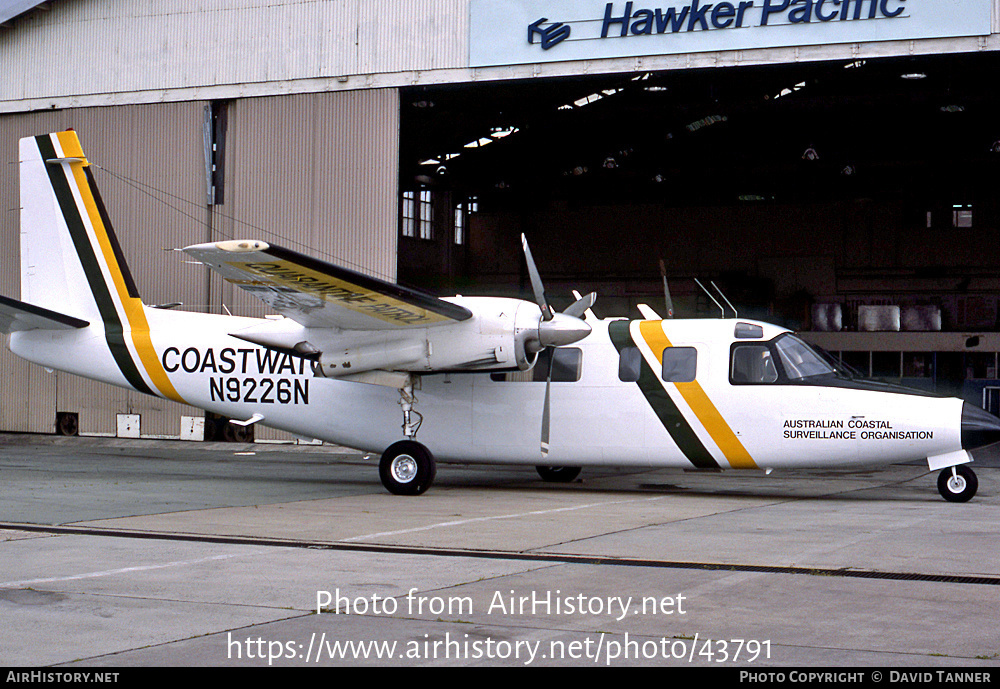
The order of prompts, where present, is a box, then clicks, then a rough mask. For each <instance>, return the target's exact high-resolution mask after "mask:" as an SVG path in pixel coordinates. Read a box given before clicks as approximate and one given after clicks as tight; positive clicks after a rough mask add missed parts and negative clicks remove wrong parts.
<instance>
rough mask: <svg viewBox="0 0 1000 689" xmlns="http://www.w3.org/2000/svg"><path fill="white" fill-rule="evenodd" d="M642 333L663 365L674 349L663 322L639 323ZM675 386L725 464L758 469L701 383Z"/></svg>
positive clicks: (693, 382) (735, 467)
mask: <svg viewBox="0 0 1000 689" xmlns="http://www.w3.org/2000/svg"><path fill="white" fill-rule="evenodd" d="M639 333H640V334H641V335H642V339H644V340H645V341H646V344H648V345H649V348H650V349H652V350H653V355H654V356H655V357H656V360H657V361H659V362H660V365H661V366H662V365H663V350H664V349H666V348H667V347H673V345H672V344H671V343H670V340H669V339H668V338H667V335H666V333H664V332H663V324H662V322H661V321H642V322H641V323H639ZM674 385H675V386H676V387H677V391H678V392H680V394H681V397H683V398H684V401H685V402H687V403H688V406H689V407H691V411H693V412H694V415H695V416H696V417H698V421H700V422H701V425H702V426H704V427H705V430H706V431H707V432H708V434H709V436H711V438H712V440H713V441H715V444H716V445H718V446H719V449H720V450H722V454H723V455H724V456H725V458H726V461H728V462H729V465H730V466H731V467H733V468H734V469H756V468H757V463H756V462H754V461H753V457H751V456H750V453H749V452H747V449H746V448H745V447H743V443H741V442H740V439H739V438H737V437H736V434H735V433H734V432H733V429H732V428H730V427H729V424H728V423H726V420H725V419H724V418H722V414H720V413H719V410H718V409H717V408H716V406H715V405H714V404H713V403H712V400H711V399H709V397H708V394H707V393H706V392H705V390H704V388H702V387H701V384H700V383H699V382H698V381H697V380H694V381H691V382H690V383H674Z"/></svg>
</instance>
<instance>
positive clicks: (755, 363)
mask: <svg viewBox="0 0 1000 689" xmlns="http://www.w3.org/2000/svg"><path fill="white" fill-rule="evenodd" d="M730 357H731V358H730V362H729V380H730V381H731V382H733V383H735V384H743V385H746V384H750V385H753V384H757V385H759V384H762V383H765V384H766V383H782V384H788V383H802V382H815V381H813V380H812V379H813V378H814V377H815V376H827V375H831V374H832V375H835V376H837V375H840V377H844V376H843V375H842V374H839V371H838V369H837V367H836V366H835V365H834V364H833V363H831V362H830V361H829V359H827V358H826V357H824V356H823V354H821V353H820V352H818V351H816V350H815V349H813V348H812V347H810V346H809V345H808V344H806V343H805V342H803V341H802V340H800V339H799V338H797V337H795V336H794V335H791V334H784V335H779V336H778V337H776V338H774V339H773V340H771V341H770V342H754V343H750V342H747V343H741V342H738V343H736V344H734V345H733V346H732V349H731V354H730Z"/></svg>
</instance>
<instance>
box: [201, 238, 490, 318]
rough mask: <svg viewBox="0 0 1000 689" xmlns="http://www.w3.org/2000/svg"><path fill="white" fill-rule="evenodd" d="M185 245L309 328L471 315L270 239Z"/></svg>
mask: <svg viewBox="0 0 1000 689" xmlns="http://www.w3.org/2000/svg"><path fill="white" fill-rule="evenodd" d="M184 251H185V252H187V253H188V254H189V255H191V256H193V257H194V258H196V259H198V260H199V261H201V262H202V263H204V264H205V265H207V266H208V267H209V268H211V269H212V270H215V271H216V272H218V273H219V274H220V275H222V277H223V278H225V279H226V280H228V281H229V282H231V283H233V284H234V285H236V286H238V287H240V288H242V289H244V290H246V291H247V292H250V293H251V294H253V295H254V296H255V297H257V298H258V299H260V300H261V301H263V302H264V303H265V304H267V305H268V306H270V307H271V308H272V309H274V310H275V311H276V312H278V313H280V314H282V315H283V316H286V317H287V318H290V319H292V320H293V321H295V322H296V323H299V324H300V325H303V326H305V327H308V328H340V329H343V330H396V329H402V328H426V327H429V326H434V325H444V324H446V323H454V322H455V321H464V320H466V319H468V318H471V317H472V312H471V311H469V310H468V309H466V308H465V307H464V306H459V305H458V304H453V303H451V302H448V301H445V300H443V299H438V298H437V297H435V296H432V295H429V294H425V293H423V292H418V291H417V290H413V289H409V288H406V287H402V286H400V285H395V284H393V283H391V282H386V281H384V280H379V279H378V278H374V277H371V276H369V275H363V274H361V273H357V272H355V271H353V270H348V269H347V268H342V267H340V266H337V265H334V264H332V263H327V262H325V261H320V260H317V259H315V258H311V257H309V256H306V255H304V254H300V253H298V252H295V251H292V250H290V249H285V248H282V247H280V246H275V245H274V244H268V243H266V242H261V241H254V240H231V241H224V242H212V243H209V244H198V245H195V246H189V247H186V248H185V249H184Z"/></svg>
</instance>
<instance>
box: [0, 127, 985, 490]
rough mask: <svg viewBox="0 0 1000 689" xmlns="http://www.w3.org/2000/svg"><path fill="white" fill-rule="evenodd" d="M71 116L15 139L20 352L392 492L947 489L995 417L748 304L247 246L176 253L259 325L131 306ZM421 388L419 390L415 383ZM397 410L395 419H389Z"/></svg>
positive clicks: (16, 341)
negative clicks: (888, 467) (784, 472)
mask: <svg viewBox="0 0 1000 689" xmlns="http://www.w3.org/2000/svg"><path fill="white" fill-rule="evenodd" d="M88 166H89V163H88V161H87V159H86V157H85V156H84V153H83V149H82V148H81V146H80V142H79V140H78V138H77V135H76V133H75V132H73V131H66V132H57V133H53V134H47V135H42V136H36V137H29V138H25V139H22V140H21V142H20V180H21V189H20V193H21V300H20V301H17V300H14V299H9V298H6V297H2V298H0V327H2V329H3V330H4V331H5V332H8V333H11V336H10V348H11V350H12V351H13V352H14V353H15V354H17V355H19V356H21V357H24V358H25V359H28V360H29V361H32V362H35V363H37V364H40V365H42V366H45V367H49V368H53V369H59V370H61V371H68V372H70V373H74V374H77V375H81V376H85V377H87V378H92V379H95V380H100V381H104V382H106V383H110V384H112V385H118V386H121V387H125V388H130V389H135V390H139V391H141V392H144V393H149V394H152V395H158V396H160V397H164V398H169V399H172V400H176V401H178V402H183V403H187V404H191V405H194V406H197V407H200V408H202V409H206V410H209V411H211V412H214V413H216V414H220V415H222V416H224V417H227V418H232V419H237V420H238V421H237V422H238V423H243V424H252V423H258V422H259V423H264V424H267V425H269V426H272V427H275V428H279V429H284V430H286V431H290V432H291V433H294V434H296V435H299V436H303V437H308V438H318V439H321V440H324V441H329V442H332V443H337V444H341V445H346V446H349V447H354V448H357V449H359V450H365V451H370V452H375V453H381V455H382V458H381V461H380V465H379V473H380V476H381V479H382V482H383V484H384V485H385V487H386V488H387V489H388V490H389V491H391V492H392V493H396V494H405V495H418V494H421V493H423V492H424V491H425V490H427V488H428V487H429V486H430V485H431V483H432V481H433V480H434V476H435V466H436V464H435V462H436V461H440V462H466V463H467V462H482V463H493V464H521V465H529V466H530V465H535V466H537V468H538V472H539V474H540V475H541V476H542V477H543V478H544V479H546V480H553V481H567V480H572V479H573V478H575V476H576V475H577V474H578V473H579V471H580V467H583V466H597V465H618V466H630V467H642V468H654V467H676V468H682V469H707V470H719V469H752V470H763V471H766V472H768V473H770V472H771V471H772V470H775V469H778V470H780V469H797V468H802V467H824V468H827V467H844V468H861V467H868V466H872V465H879V464H889V463H896V462H906V461H910V460H924V459H926V461H927V463H928V466H929V467H930V469H931V470H940V471H941V473H940V476H939V479H938V488H939V490H940V492H941V494H942V495H943V496H944V497H945V498H946V499H947V500H950V501H956V502H957V501H966V500H969V499H970V498H971V497H972V496H973V495H974V494H975V493H976V490H977V485H978V481H977V479H976V476H975V474H974V473H973V472H972V471H971V470H970V469H969V468H968V467H967V466H966V465H967V463H968V462H970V461H971V460H972V457H971V455H970V454H969V452H968V450H970V449H975V448H978V447H982V446H984V445H987V444H991V443H993V442H996V441H998V440H1000V420H998V419H997V418H995V417H993V416H992V415H990V414H988V413H986V412H984V411H983V410H982V409H979V408H976V407H974V406H970V405H967V404H964V403H963V402H962V400H960V399H956V398H940V397H935V396H931V395H927V394H923V393H920V392H917V391H913V390H907V389H905V388H901V387H896V386H890V385H885V384H881V383H875V382H870V381H863V380H858V379H856V378H852V377H850V376H848V375H845V373H844V372H843V371H842V370H841V369H840V368H839V367H838V366H837V365H836V364H834V363H831V361H830V360H829V359H828V358H827V357H825V356H824V355H823V353H821V352H819V351H817V350H815V349H813V348H811V347H810V346H809V345H807V344H806V343H805V342H803V341H802V340H800V339H799V338H798V337H796V336H795V335H794V334H793V333H791V332H789V331H787V330H785V329H783V328H779V327H776V326H774V325H770V324H767V323H761V322H755V321H751V320H743V319H736V318H733V319H727V318H720V319H696V320H682V319H669V320H661V319H659V317H657V316H656V315H655V314H654V313H652V310H651V309H649V308H648V307H644V308H643V315H645V316H647V318H646V319H645V320H631V321H630V320H627V319H603V320H601V319H597V318H596V317H594V315H593V312H592V311H590V307H591V306H592V305H593V303H594V299H595V298H596V297H595V295H594V294H591V295H588V296H587V297H582V298H580V297H579V296H578V295H577V296H578V300H577V301H576V302H575V303H574V304H573V305H571V306H570V307H569V308H568V309H566V310H565V311H563V312H562V313H556V312H554V311H553V310H552V308H551V307H550V306H549V305H548V302H547V301H546V298H545V293H544V290H543V287H542V283H541V280H540V279H539V276H538V272H537V270H536V268H535V265H534V262H533V260H532V257H531V252H530V251H529V249H528V245H527V242H524V251H525V258H526V261H527V265H528V269H529V275H530V278H531V282H532V286H533V288H534V292H535V297H536V302H535V303H533V302H530V301H523V300H519V299H506V298H492V297H458V296H456V297H449V298H445V299H439V298H436V297H432V296H428V295H426V294H422V293H419V292H416V291H413V290H410V289H406V288H404V287H400V286H398V285H394V284H391V283H388V282H384V281H382V280H378V279H375V278H371V277H367V276H365V275H361V274H358V273H355V272H353V271H349V270H346V269H344V268H341V267H338V266H335V265H331V264H329V263H325V262H323V261H318V260H315V259H313V258H309V257H308V256H304V255H302V254H299V253H296V252H294V251H290V250H288V249H285V248H282V247H279V246H274V245H273V244H267V243H265V242H262V241H255V240H234V241H221V242H214V243H208V244H199V245H196V246H189V247H187V248H186V249H184V251H186V252H187V253H188V254H190V255H191V256H193V257H194V258H196V259H198V260H199V261H201V262H203V263H204V264H205V265H207V266H208V267H209V268H211V269H212V270H215V271H218V272H219V273H220V274H221V275H222V276H223V277H224V278H225V279H227V280H229V281H231V282H233V283H235V284H237V285H239V286H240V287H241V288H243V289H245V290H247V291H249V292H251V293H252V294H254V295H256V296H257V297H259V298H260V299H261V300H263V301H264V302H265V303H266V304H267V305H268V306H269V307H271V308H272V309H273V310H274V311H276V312H277V313H278V314H280V316H275V317H271V318H265V319H255V318H240V317H233V316H217V315H209V314H199V313H184V312H174V311H167V310H164V309H158V308H151V307H148V306H146V305H144V304H143V303H142V301H141V300H140V298H139V295H138V293H137V290H136V288H135V283H134V282H133V280H132V278H131V276H130V274H129V272H128V269H127V267H126V265H125V260H124V258H123V254H122V251H121V248H120V247H119V245H118V242H117V240H116V239H115V235H114V233H113V232H112V229H111V225H110V222H109V220H108V217H107V213H106V211H105V209H104V206H103V204H102V202H101V199H100V196H99V195H98V192H97V187H96V185H95V184H94V180H93V178H92V175H91V172H90V170H89V169H88ZM418 393H419V396H418ZM401 422H402V423H401Z"/></svg>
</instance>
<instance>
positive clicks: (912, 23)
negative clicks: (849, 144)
mask: <svg viewBox="0 0 1000 689" xmlns="http://www.w3.org/2000/svg"><path fill="white" fill-rule="evenodd" d="M991 5H992V0H951V1H949V2H942V1H941V0H734V1H733V2H705V1H704V0H689V1H688V2H683V1H681V0H665V1H664V2H662V3H658V2H656V0H629V1H628V2H622V1H621V0H618V1H617V2H607V0H603V1H601V0H575V1H570V0H561V1H557V0H548V1H546V0H471V20H472V21H471V33H470V37H471V44H470V49H469V56H470V63H471V65H472V66H474V67H481V66H489V65H504V64H524V63H535V62H554V61H564V60H589V59H597V58H614V57H640V56H645V55H670V54H678V53H695V52H705V51H718V50H750V49H754V48H773V47H792V46H812V45H825V44H834V43H866V42H872V41H894V40H914V39H922V38H950V37H959V36H979V35H988V34H989V33H990V12H991Z"/></svg>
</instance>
